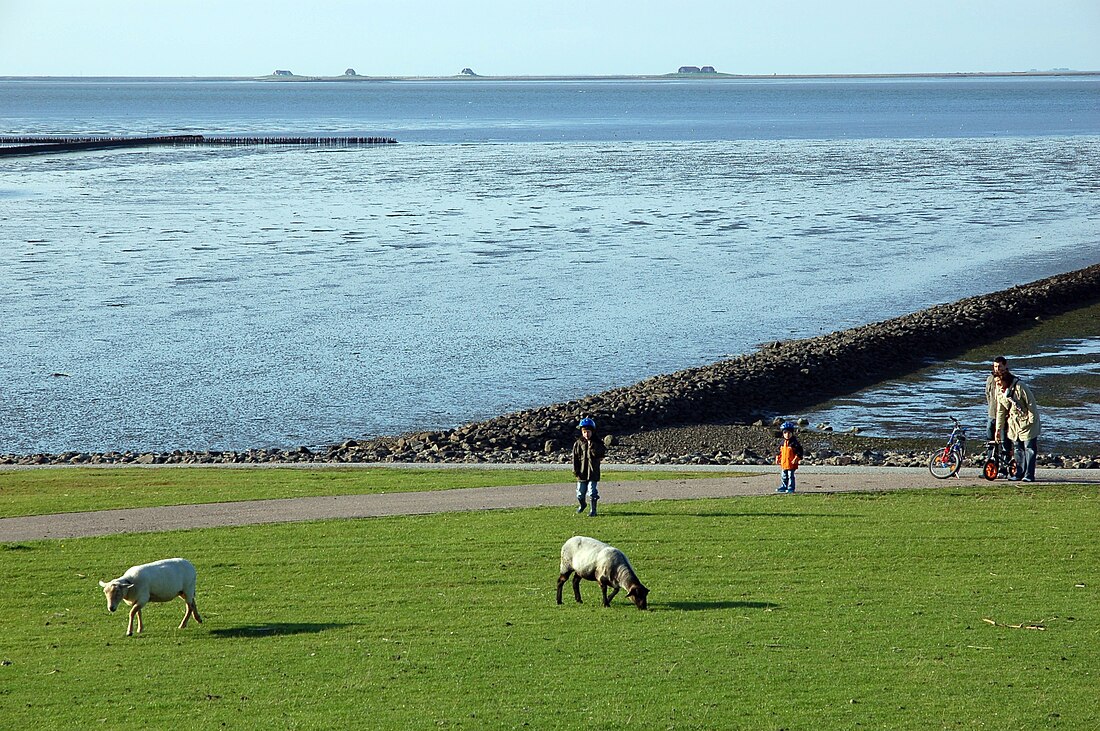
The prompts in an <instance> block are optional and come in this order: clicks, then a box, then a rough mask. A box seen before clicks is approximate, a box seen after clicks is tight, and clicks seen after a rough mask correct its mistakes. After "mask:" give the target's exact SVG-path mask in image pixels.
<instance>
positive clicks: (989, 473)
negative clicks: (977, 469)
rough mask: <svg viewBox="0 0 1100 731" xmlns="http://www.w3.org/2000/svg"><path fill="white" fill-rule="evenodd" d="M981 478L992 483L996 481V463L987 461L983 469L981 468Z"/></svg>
mask: <svg viewBox="0 0 1100 731" xmlns="http://www.w3.org/2000/svg"><path fill="white" fill-rule="evenodd" d="M982 477H984V478H985V479H987V480H989V481H990V482H993V480H996V479H997V463H996V462H994V461H993V460H991V459H990V460H987V461H986V463H985V467H983V468H982Z"/></svg>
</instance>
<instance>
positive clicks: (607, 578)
mask: <svg viewBox="0 0 1100 731" xmlns="http://www.w3.org/2000/svg"><path fill="white" fill-rule="evenodd" d="M569 574H573V596H574V597H575V598H576V600H577V603H578V604H580V603H581V579H588V580H589V581H595V582H597V583H599V585H600V590H601V591H602V592H603V605H604V606H605V607H610V606H611V600H612V599H614V598H615V595H616V594H618V593H619V589H620V588H623V589H626V595H627V597H628V598H629V599H630V601H632V602H634V606H636V607H638V609H646V608H647V607H648V602H647V601H646V597H647V596H649V589H647V588H645V587H644V586H642V582H640V581H638V575H637V574H635V573H634V568H633V567H632V566H631V565H630V561H628V560H627V558H626V556H625V555H624V554H623V552H622V551H620V550H619V549H617V548H615V547H614V546H609V545H607V544H606V543H604V542H603V541H597V540H596V539H595V538H589V537H587V536H574V537H573V538H570V539H569V540H568V541H566V542H565V544H564V545H562V547H561V571H560V573H559V574H558V604H561V588H562V586H563V585H564V584H565V582H566V580H567V579H568V578H569ZM608 587H611V588H612V590H613V591H612V592H611V596H608V595H607V589H608Z"/></svg>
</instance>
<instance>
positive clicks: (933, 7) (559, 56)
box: [0, 0, 1100, 76]
mask: <svg viewBox="0 0 1100 731" xmlns="http://www.w3.org/2000/svg"><path fill="white" fill-rule="evenodd" d="M688 64H690V65H699V66H701V65H712V66H715V67H716V68H717V69H718V70H719V71H725V72H729V73H740V74H773V73H776V74H829V73H919V72H966V71H1028V70H1032V69H1039V70H1048V69H1052V68H1063V67H1064V68H1072V69H1075V70H1081V71H1097V70H1100V0H1051V1H1050V2H1040V1H1039V0H910V1H908V2H891V1H890V0H885V1H884V0H833V1H832V2H825V1H823V0H777V1H774V2H763V1H759V2H738V1H735V0H665V1H664V2H653V1H652V0H634V1H632V2H617V3H616V2H603V3H600V2H594V1H593V0H584V1H583V2H582V1H581V0H555V1H554V2H517V1H516V0H448V1H447V2H432V1H430V0H429V1H424V2H401V1H400V0H390V1H389V2H373V1H370V0H366V1H360V2H325V1H324V0H316V1H314V2H293V3H292V2H285V1H284V0H266V1H265V2H231V1H228V0H218V1H216V2H215V1H210V0H190V1H189V2H179V1H178V0H176V1H175V2H115V1H113V0H100V1H99V2H95V1H89V0H80V1H79V2H76V1H75V0H28V1H24V0H0V76H258V75H262V74H267V73H270V72H271V71H272V70H274V69H276V68H280V69H290V70H292V71H294V72H295V73H297V74H301V75H317V76H335V75H339V74H342V73H343V72H344V69H346V68H348V67H352V68H354V69H355V70H356V71H358V72H359V73H360V74H363V75H370V76H390V75H395V76H416V75H425V76H445V75H451V74H455V73H457V72H458V71H459V70H461V69H462V68H463V67H470V68H472V69H474V71H476V72H477V73H479V74H484V75H541V74H546V75H574V74H580V75H585V74H661V73H667V72H670V71H675V70H676V68H677V67H679V66H681V65H688Z"/></svg>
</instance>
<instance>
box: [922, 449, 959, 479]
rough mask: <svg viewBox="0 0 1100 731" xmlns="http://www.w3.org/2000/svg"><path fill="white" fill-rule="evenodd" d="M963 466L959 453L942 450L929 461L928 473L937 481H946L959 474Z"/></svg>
mask: <svg viewBox="0 0 1100 731" xmlns="http://www.w3.org/2000/svg"><path fill="white" fill-rule="evenodd" d="M961 466H962V460H961V459H959V453H958V452H955V451H950V450H947V449H941V450H940V451H938V452H936V453H935V454H933V455H932V458H931V459H929V460H928V471H929V472H931V473H932V476H933V477H935V478H936V479H937V480H946V479H947V478H948V477H950V476H951V475H953V474H955V473H956V472H958V471H959V467H961Z"/></svg>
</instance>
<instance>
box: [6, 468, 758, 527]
mask: <svg viewBox="0 0 1100 731" xmlns="http://www.w3.org/2000/svg"><path fill="white" fill-rule="evenodd" d="M604 472H605V476H604V477H605V480H619V481H631V480H674V479H679V480H683V479H692V478H698V477H721V476H722V475H724V474H731V475H735V474H738V473H737V472H728V473H721V472H663V471H662V472H655V471H647V472H642V471H627V470H622V471H620V470H606V469H605V470H604ZM572 480H573V474H572V472H570V471H569V470H567V469H561V470H529V469H528V470H524V469H476V468H467V467H463V468H461V469H408V468H392V467H391V468H386V467H370V468H350V469H339V468H332V467H326V468H324V469H316V470H310V469H265V468H217V467H210V468H207V467H201V468H197V467H184V468H156V469H145V468H140V467H134V468H109V469H104V468H76V469H70V468H65V469H36V470H0V518H10V517H15V516H21V515H49V514H51V513H75V512H83V511H87V510H109V509H112V508H147V507H153V506H160V505H188V504H193V503H217V502H226V501H233V500H270V499H273V498H295V497H314V496H325V495H366V494H373V493H385V492H416V491H422V490H450V489H455V488H462V487H500V486H502V485H546V484H554V483H557V482H571V481H572Z"/></svg>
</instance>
